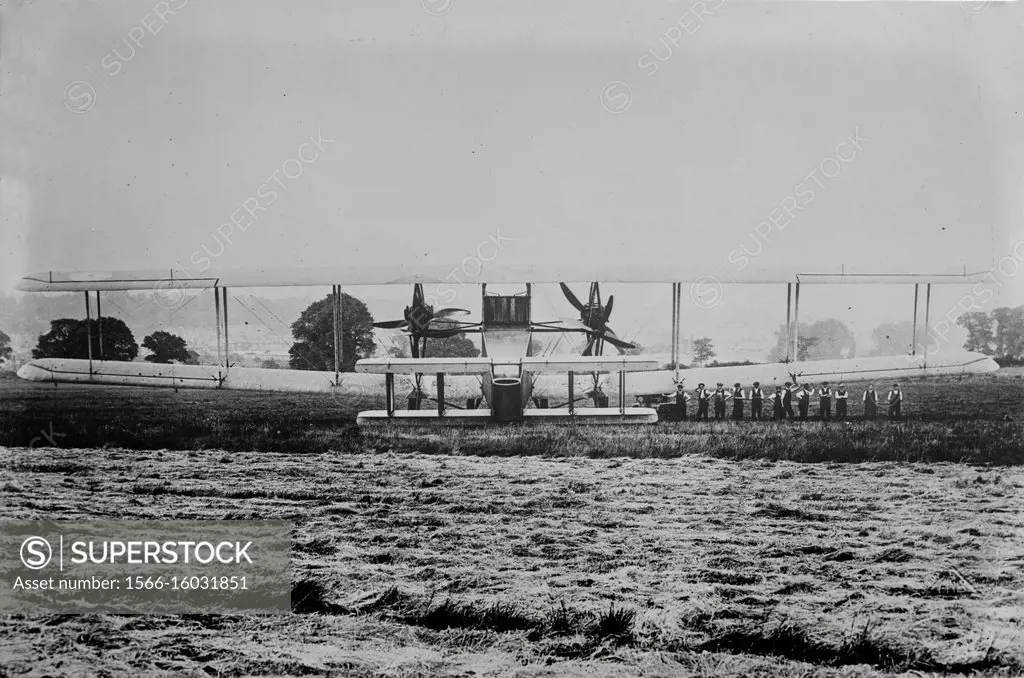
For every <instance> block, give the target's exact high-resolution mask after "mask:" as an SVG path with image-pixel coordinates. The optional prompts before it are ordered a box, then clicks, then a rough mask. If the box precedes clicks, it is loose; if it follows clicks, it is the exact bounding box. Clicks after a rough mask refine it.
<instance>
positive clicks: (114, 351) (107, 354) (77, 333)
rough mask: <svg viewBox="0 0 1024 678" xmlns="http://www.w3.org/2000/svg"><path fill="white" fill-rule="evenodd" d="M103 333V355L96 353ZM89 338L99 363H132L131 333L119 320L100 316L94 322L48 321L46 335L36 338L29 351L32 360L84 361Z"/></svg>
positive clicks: (134, 352) (135, 347)
mask: <svg viewBox="0 0 1024 678" xmlns="http://www.w3.org/2000/svg"><path fill="white" fill-rule="evenodd" d="M101 327H102V329H103V353H102V356H101V353H100V339H99V334H100V328H101ZM90 335H91V336H92V357H93V358H94V359H96V360H99V359H100V358H101V357H102V358H103V359H104V360H124V361H131V360H135V356H137V355H139V345H138V344H136V343H135V337H134V336H132V331H131V330H130V329H128V326H127V325H125V324H124V321H123V320H121V319H120V318H113V317H110V316H104V317H103V319H102V322H100V321H97V320H95V319H94V320H89V321H86V320H79V319H77V318H61V319H59V320H51V321H50V331H49V332H47V333H46V334H42V335H40V336H39V343H38V344H37V346H36V347H35V348H34V349H32V357H33V358H88V357H89V343H90V342H89V341H88V339H87V338H86V337H87V336H90Z"/></svg>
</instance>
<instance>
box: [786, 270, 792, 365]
mask: <svg viewBox="0 0 1024 678" xmlns="http://www.w3.org/2000/svg"><path fill="white" fill-rule="evenodd" d="M792 312H793V283H786V362H787V363H788V362H789V356H790V349H791V348H792V347H793V345H792V344H791V343H790V341H791V339H792V338H793V317H792Z"/></svg>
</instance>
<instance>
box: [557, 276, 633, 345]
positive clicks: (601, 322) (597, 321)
mask: <svg viewBox="0 0 1024 678" xmlns="http://www.w3.org/2000/svg"><path fill="white" fill-rule="evenodd" d="M559 285H560V286H561V288H562V294H564V295H565V298H566V299H567V300H568V301H569V303H570V304H572V305H573V307H574V308H575V309H576V310H577V311H579V312H580V319H579V322H580V324H581V325H582V328H581V331H584V332H586V333H587V335H588V339H587V346H586V348H584V349H583V355H601V354H602V352H603V349H604V344H605V343H609V344H611V345H612V346H614V347H615V348H617V349H618V350H619V353H622V352H623V350H624V349H627V348H636V344H633V343H630V342H628V341H623V340H622V339H620V338H619V337H618V335H617V334H615V332H613V331H612V329H611V328H610V327H608V319H609V318H610V317H611V315H612V307H613V306H614V304H615V295H608V303H607V304H602V303H601V287H600V285H599V284H598V283H596V282H594V283H591V284H590V294H589V295H588V297H587V303H586V304H584V303H583V302H581V301H580V300H579V297H577V296H576V294H575V293H573V291H572V289H571V288H570V287H569V286H568V285H566V284H565V283H559Z"/></svg>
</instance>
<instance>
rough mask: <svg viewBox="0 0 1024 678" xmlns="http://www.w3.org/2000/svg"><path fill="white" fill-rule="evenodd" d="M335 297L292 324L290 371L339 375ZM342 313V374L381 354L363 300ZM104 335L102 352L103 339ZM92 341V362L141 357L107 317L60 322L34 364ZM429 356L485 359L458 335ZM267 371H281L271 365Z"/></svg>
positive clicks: (176, 354) (4, 343) (175, 346)
mask: <svg viewBox="0 0 1024 678" xmlns="http://www.w3.org/2000/svg"><path fill="white" fill-rule="evenodd" d="M332 305H333V304H332V299H331V297H330V296H327V297H325V298H324V299H321V300H319V301H316V302H313V303H312V304H310V305H309V306H308V307H306V309H305V310H304V311H302V313H301V314H300V315H299V319H298V320H296V321H295V322H294V323H292V327H291V329H292V336H293V337H294V339H295V343H293V344H292V346H291V349H289V351H288V365H289V367H291V368H292V369H295V370H323V371H330V370H333V369H334V317H333V313H332ZM341 312H342V319H343V323H342V355H343V362H342V365H341V369H342V370H343V371H346V372H351V371H353V370H354V369H355V363H356V361H357V360H359V359H361V358H368V357H370V356H371V355H373V353H374V351H375V350H376V342H375V341H374V335H373V316H372V315H370V311H369V309H368V308H367V307H366V304H364V303H363V302H362V301H360V300H359V299H356V298H355V297H353V296H351V295H348V294H344V293H343V294H342V295H341ZM101 334H102V338H103V339H102V350H101V343H100V335H101ZM89 337H91V340H92V341H91V343H92V356H93V358H95V359H99V358H100V356H101V355H102V356H103V358H104V359H105V360H118V361H132V360H135V358H136V357H137V356H138V355H139V344H137V343H136V342H135V337H134V335H133V334H132V331H131V329H129V327H128V326H127V325H126V324H125V323H124V321H122V320H121V319H120V318H115V317H111V316H104V317H103V318H101V319H98V320H97V319H95V318H94V319H92V320H83V319H79V318H61V319H59V320H53V321H51V322H50V331H49V332H47V333H46V334H43V335H40V337H39V341H38V343H37V345H36V347H35V348H34V349H32V357H33V358H88V357H89V343H90V341H89ZM142 348H145V349H148V350H149V351H150V355H147V356H146V358H145V359H146V361H148V362H152V363H172V362H175V363H182V364H188V365H196V364H198V363H199V354H198V353H196V352H195V351H193V350H191V349H189V348H188V345H187V343H186V341H185V340H184V339H183V338H182V337H180V336H178V335H176V334H171V333H170V332H164V331H162V330H161V331H157V332H153V333H152V334H150V335H147V336H146V337H145V338H144V339H143V340H142ZM403 349H404V347H402V346H399V347H398V348H396V349H394V350H392V351H390V352H391V353H392V354H394V355H403V354H404V355H408V352H407V350H403ZM428 351H429V355H431V356H436V357H453V358H461V357H471V358H472V357H476V356H478V355H480V349H478V348H477V347H476V346H475V345H474V344H473V342H472V341H471V340H470V339H469V338H468V337H467V336H466V335H465V334H458V335H456V336H453V337H449V338H447V339H438V340H431V341H430V342H429V348H428ZM10 355H11V349H10V338H9V337H8V336H7V335H6V334H4V333H3V332H0V363H2V362H3V361H4V360H5V359H7V358H9V357H10ZM265 366H266V367H277V364H276V363H275V362H273V361H268V362H267V363H266V364H265Z"/></svg>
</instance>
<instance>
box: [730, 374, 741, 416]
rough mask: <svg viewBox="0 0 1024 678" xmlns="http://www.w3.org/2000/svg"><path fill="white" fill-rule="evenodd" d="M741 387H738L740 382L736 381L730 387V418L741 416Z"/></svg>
mask: <svg viewBox="0 0 1024 678" xmlns="http://www.w3.org/2000/svg"><path fill="white" fill-rule="evenodd" d="M743 401H744V397H743V389H742V388H741V387H740V383H739V382H738V381H737V382H736V383H735V384H733V387H732V418H733V419H742V418H743Z"/></svg>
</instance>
